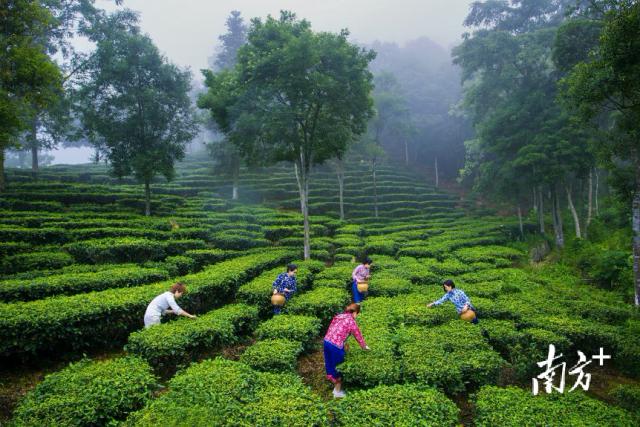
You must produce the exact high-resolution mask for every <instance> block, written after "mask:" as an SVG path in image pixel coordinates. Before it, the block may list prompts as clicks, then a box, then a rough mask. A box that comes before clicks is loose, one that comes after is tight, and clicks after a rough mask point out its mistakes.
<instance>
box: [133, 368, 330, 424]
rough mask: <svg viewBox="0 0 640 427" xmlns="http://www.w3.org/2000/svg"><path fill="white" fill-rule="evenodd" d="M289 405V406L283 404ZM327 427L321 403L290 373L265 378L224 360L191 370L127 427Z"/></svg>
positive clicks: (182, 373) (175, 378) (269, 374)
mask: <svg viewBox="0 0 640 427" xmlns="http://www.w3.org/2000/svg"><path fill="white" fill-rule="evenodd" d="M283 402H286V404H283ZM157 424H166V425H172V426H185V427H186V426H198V427H205V426H210V425H219V426H234V425H261V426H274V427H275V426H282V425H287V426H328V425H329V421H328V419H327V415H326V410H325V407H324V405H323V403H322V402H321V400H320V399H319V398H318V397H317V396H315V395H314V394H312V393H311V391H310V390H309V389H308V387H306V386H305V385H303V384H302V381H300V378H299V377H297V376H295V375H292V374H288V373H279V374H272V373H264V372H258V371H254V370H252V369H251V368H249V367H248V366H247V365H245V364H242V363H238V362H232V361H229V360H224V359H216V360H206V361H204V362H201V363H198V364H194V365H191V366H190V367H189V368H188V369H186V370H185V371H183V372H181V373H179V374H178V375H176V376H175V377H174V378H173V379H172V380H171V381H170V382H169V391H168V392H167V393H166V394H163V395H162V396H160V397H159V398H158V399H156V400H154V401H153V402H151V403H150V404H149V405H148V406H147V407H146V408H145V409H143V410H141V411H139V412H137V413H135V414H133V415H132V416H131V417H130V418H129V420H127V423H126V425H129V426H148V425H157Z"/></svg>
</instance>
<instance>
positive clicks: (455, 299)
mask: <svg viewBox="0 0 640 427" xmlns="http://www.w3.org/2000/svg"><path fill="white" fill-rule="evenodd" d="M442 288H443V289H444V291H445V292H446V293H445V294H444V295H443V296H442V298H440V299H439V300H437V301H434V302H432V303H430V304H427V307H433V306H434V305H440V304H442V303H443V302H445V301H447V300H448V301H451V302H452V303H453V305H454V306H455V307H456V310H457V311H458V314H462V313H464V312H466V311H467V310H472V311H473V312H474V313H475V315H476V316H475V317H474V319H473V320H472V321H471V323H473V324H476V323H478V312H477V311H476V308H475V307H474V306H473V304H471V300H470V299H469V297H468V296H467V294H465V293H464V291H462V290H460V289H456V285H455V283H453V280H450V279H448V280H445V281H444V283H443V284H442Z"/></svg>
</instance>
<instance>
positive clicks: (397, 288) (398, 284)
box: [369, 273, 411, 296]
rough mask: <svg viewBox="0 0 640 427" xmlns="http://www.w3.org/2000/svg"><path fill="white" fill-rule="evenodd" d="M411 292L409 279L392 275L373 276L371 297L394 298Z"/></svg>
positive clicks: (370, 284) (370, 285)
mask: <svg viewBox="0 0 640 427" xmlns="http://www.w3.org/2000/svg"><path fill="white" fill-rule="evenodd" d="M410 291H411V282H410V281H409V280H408V279H404V278H401V277H397V276H394V275H392V274H385V273H381V274H373V275H372V276H371V281H370V282H369V295H371V296H394V295H400V294H406V293H408V292H410Z"/></svg>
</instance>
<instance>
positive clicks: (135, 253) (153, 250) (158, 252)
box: [65, 238, 166, 264]
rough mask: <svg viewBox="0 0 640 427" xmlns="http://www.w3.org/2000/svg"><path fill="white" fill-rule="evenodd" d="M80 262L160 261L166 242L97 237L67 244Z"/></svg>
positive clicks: (66, 248)
mask: <svg viewBox="0 0 640 427" xmlns="http://www.w3.org/2000/svg"><path fill="white" fill-rule="evenodd" d="M65 250H66V251H67V252H69V253H70V254H71V255H73V257H74V258H75V259H76V260H77V261H78V262H85V263H89V264H101V263H117V262H144V261H158V260H161V259H163V258H165V257H166V244H164V243H161V242H156V241H152V240H148V239H139V238H118V239H95V240H85V241H82V242H77V243H70V244H68V245H66V246H65Z"/></svg>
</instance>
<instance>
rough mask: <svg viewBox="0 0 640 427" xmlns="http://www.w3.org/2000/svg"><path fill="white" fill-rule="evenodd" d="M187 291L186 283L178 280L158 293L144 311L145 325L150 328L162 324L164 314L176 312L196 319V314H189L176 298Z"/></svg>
mask: <svg viewBox="0 0 640 427" xmlns="http://www.w3.org/2000/svg"><path fill="white" fill-rule="evenodd" d="M185 292H187V288H186V287H185V286H184V284H182V283H180V282H178V283H175V284H173V285H171V288H170V289H169V290H168V291H167V292H165V293H163V294H160V295H158V296H157V297H155V298H154V299H153V301H151V303H150V304H149V306H148V307H147V311H146V312H145V313H144V327H145V328H149V327H151V326H153V325H159V324H160V317H161V316H162V315H163V314H171V313H173V314H176V315H178V316H186V317H189V318H191V319H195V318H196V316H194V315H193V314H189V313H187V312H186V311H184V310H183V309H181V308H180V306H179V305H178V304H177V303H176V299H178V298H180V297H181V296H182V295H184V293H185Z"/></svg>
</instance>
